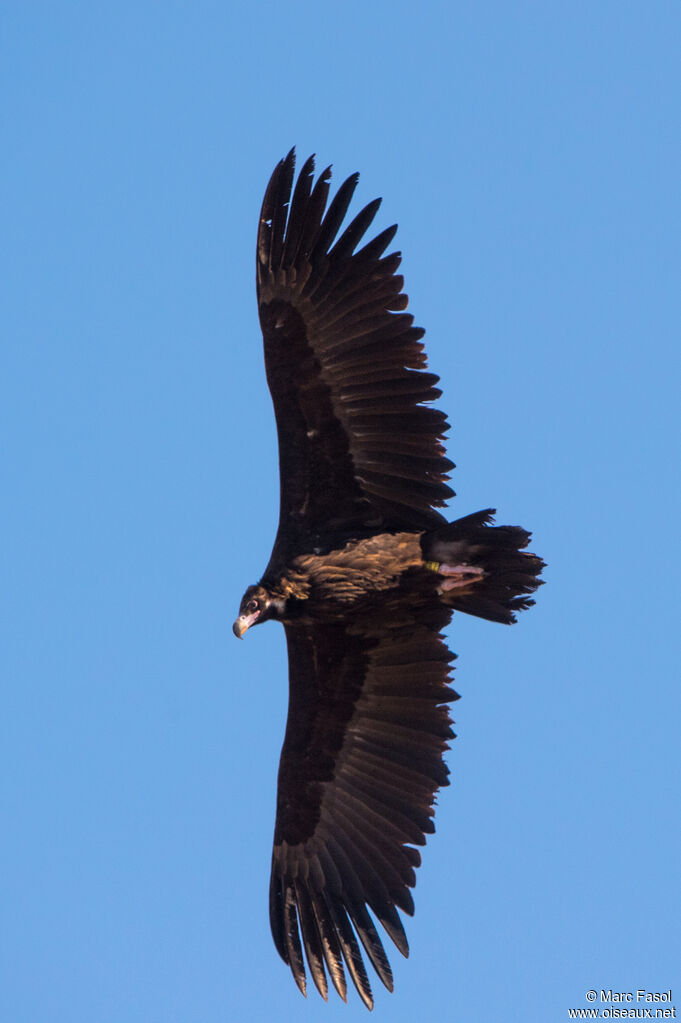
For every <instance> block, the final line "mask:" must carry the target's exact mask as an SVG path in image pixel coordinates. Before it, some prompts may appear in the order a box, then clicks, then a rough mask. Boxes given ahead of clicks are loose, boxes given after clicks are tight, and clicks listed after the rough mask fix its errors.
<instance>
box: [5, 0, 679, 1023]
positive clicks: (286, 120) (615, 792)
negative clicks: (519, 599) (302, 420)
mask: <svg viewBox="0 0 681 1023" xmlns="http://www.w3.org/2000/svg"><path fill="white" fill-rule="evenodd" d="M2 23H3V27H2V37H3V43H2V48H3V59H2V62H1V67H0V76H1V83H0V85H1V88H0V104H1V106H2V118H3V143H4V144H3V157H2V170H1V174H2V196H3V199H4V200H5V202H4V203H3V206H4V209H3V212H2V214H1V216H2V225H1V226H2V237H3V239H4V241H3V246H2V254H1V255H0V261H1V262H2V264H3V265H2V268H1V273H0V281H1V283H0V289H2V292H3V298H2V307H3V317H2V319H3V324H4V329H3V335H4V338H3V340H2V343H1V347H2V352H1V369H0V389H1V391H2V394H1V396H0V435H1V436H2V453H1V455H0V458H1V460H2V480H3V495H4V496H3V498H2V502H1V507H0V520H1V521H2V536H3V540H4V542H3V545H2V555H1V561H2V579H3V583H2V587H1V590H0V603H1V605H2V607H1V611H2V617H1V621H0V629H1V630H2V641H1V643H0V661H1V665H0V671H1V678H2V692H3V696H2V703H3V711H2V715H1V718H0V760H1V763H0V791H1V793H2V807H3V809H2V817H3V821H4V824H3V832H4V836H3V839H2V842H1V843H0V877H1V878H2V882H1V887H2V905H3V910H2V915H3V919H4V922H3V926H2V938H1V939H0V1016H1V1017H2V1019H4V1020H8V1021H12V1023H52V1021H58V1020H68V1023H121V1021H125V1023H174V1021H178V1023H180V1021H181V1023H185V1021H190V1020H201V1021H202V1023H212V1021H218V1020H225V1019H231V1020H240V1019H248V1020H253V1021H270V1020H284V1021H288V1020H328V1021H332V1020H354V1019H360V1018H366V1017H365V1010H364V1009H363V1007H362V1006H361V1004H360V1002H359V999H357V998H356V997H354V995H353V996H352V997H351V1000H350V1004H349V1005H348V1006H343V1004H342V1003H341V1002H340V1001H339V1000H338V999H335V1001H331V1002H330V1003H329V1004H328V1005H326V1006H325V1005H324V1004H323V1003H322V1001H321V1000H320V999H319V998H318V997H317V995H316V993H315V992H312V994H311V996H310V997H309V998H308V1000H307V1002H306V1001H304V1000H303V999H302V998H301V996H300V995H299V994H298V992H297V990H296V988H295V986H294V984H293V982H292V980H291V978H290V976H289V974H288V971H287V969H286V968H285V967H284V966H283V964H281V962H280V961H279V959H278V957H277V955H276V953H275V950H274V947H273V945H272V942H271V939H270V935H269V925H268V919H267V886H268V874H269V859H270V849H271V837H272V828H273V820H274V797H275V779H276V770H277V762H278V756H279V749H280V745H281V740H282V736H283V729H284V720H285V713H286V699H287V695H286V692H287V679H286V664H285V650H284V638H283V632H282V631H281V629H279V628H278V627H277V626H275V625H269V626H267V627H266V628H263V629H258V630H257V631H255V632H251V633H250V634H249V635H248V637H247V638H246V640H245V641H244V642H243V643H237V642H236V640H235V639H234V637H233V636H232V633H231V628H230V627H231V623H232V621H233V619H234V617H235V613H236V609H237V606H238V602H239V599H240V597H241V594H242V592H243V590H244V588H245V586H246V585H247V584H248V583H250V582H253V581H254V580H255V579H256V578H257V577H258V576H259V574H260V572H261V571H262V569H263V568H264V565H265V564H266V561H267V558H268V555H269V550H270V546H271V542H272V539H273V535H274V530H275V526H276V519H277V500H278V480H277V466H276V443H275V433H274V424H273V417H272V411H271V407H270V401H269V394H268V392H267V389H266V385H265V379H264V371H263V364H262V354H261V344H260V334H259V329H258V323H257V316H256V308H255V290H254V244H255V229H256V224H257V217H258V211H259V207H260V202H261V199H262V193H263V190H264V187H265V185H266V182H267V179H268V176H269V174H270V172H271V170H272V168H273V166H274V164H275V163H276V161H277V160H278V159H279V158H280V157H281V156H282V155H284V154H285V153H286V152H287V151H288V149H289V148H290V147H291V145H292V144H296V145H297V147H298V153H299V157H300V159H301V161H302V159H303V158H304V157H305V156H307V155H308V154H309V153H310V152H317V153H318V158H319V166H320V167H322V166H325V165H326V164H327V163H333V164H334V170H335V175H336V182H337V183H338V182H340V181H341V180H342V179H343V178H344V177H345V176H346V175H347V174H348V173H351V172H352V171H354V170H358V171H360V173H361V181H360V186H359V190H358V199H357V202H358V203H359V202H365V201H368V200H369V199H371V198H373V197H374V196H376V195H382V196H383V197H384V205H383V207H382V209H381V212H380V214H379V217H378V219H377V227H378V228H381V227H384V226H387V225H388V224H390V223H393V222H394V221H398V222H399V224H400V230H399V233H398V236H397V244H398V246H399V248H401V249H402V250H403V252H404V263H403V268H404V272H405V275H406V290H407V291H408V293H409V295H410V299H411V305H410V308H411V311H412V312H414V314H415V316H416V321H417V323H419V324H421V325H423V326H425V327H426V329H427V335H426V343H427V349H428V352H429V357H430V365H431V367H432V369H433V370H434V371H435V372H437V373H439V374H440V375H441V378H442V386H443V388H444V394H443V397H442V399H441V401H440V405H441V407H442V408H444V409H445V410H446V411H447V412H448V414H449V416H450V419H451V421H452V430H451V433H450V441H449V453H450V454H451V456H452V457H453V459H454V461H456V462H457V466H458V468H457V470H456V472H455V476H454V486H455V489H456V490H457V493H458V496H457V498H456V499H455V500H454V502H453V504H452V508H451V517H452V518H454V517H458V516H459V515H463V514H467V513H468V512H471V511H475V510H477V509H479V508H484V507H488V506H490V505H494V506H496V507H497V508H498V509H499V516H498V518H499V521H502V522H510V523H522V524H523V525H524V526H526V527H528V528H531V529H533V530H534V534H535V539H534V544H533V546H534V549H535V550H536V551H537V552H538V553H541V554H542V555H543V556H544V557H545V558H546V560H547V561H548V563H549V568H548V569H547V572H546V580H547V585H546V586H545V587H544V588H543V589H542V590H541V591H540V593H539V599H538V605H537V607H536V608H534V609H533V610H532V611H531V612H528V613H527V614H524V615H522V616H521V621H520V623H519V624H518V625H517V626H516V627H514V628H513V629H507V628H505V627H502V626H496V625H493V624H490V623H486V622H478V621H474V620H470V621H469V620H465V618H463V617H461V616H456V618H455V620H454V622H453V624H452V627H451V629H450V633H449V636H450V641H451V646H452V648H453V649H454V650H456V651H457V652H458V654H459V660H458V662H457V675H456V688H457V689H458V691H459V692H460V693H461V694H462V699H461V700H460V701H459V703H457V704H456V707H455V708H454V710H455V716H456V720H457V725H456V728H457V732H458V735H459V738H458V739H457V740H456V742H455V743H454V746H453V749H452V751H451V753H450V754H449V764H450V767H451V769H452V776H453V777H452V780H453V784H452V786H451V787H450V788H448V789H446V790H444V791H443V792H442V793H441V796H440V804H439V809H438V815H437V829H438V830H437V834H436V835H435V836H434V837H433V839H432V840H431V841H430V842H429V844H428V847H427V848H426V850H425V854H424V866H423V868H422V870H421V871H420V873H419V880H418V884H417V887H416V891H415V898H416V916H415V918H414V919H413V920H412V921H409V922H408V934H409V938H410V942H411V947H412V953H411V956H410V959H409V961H408V962H405V961H403V960H402V959H401V957H400V956H399V954H398V953H397V952H395V954H394V956H393V957H392V958H393V964H394V968H395V974H396V991H395V994H393V995H388V994H387V992H384V991H382V990H379V984H378V982H377V983H376V986H375V988H376V996H377V998H376V1002H377V1005H376V1009H375V1015H376V1017H380V1018H384V1019H390V1020H391V1021H392V1023H402V1021H407V1020H409V1021H413V1020H414V1019H415V1018H426V1019H428V1018H440V1019H445V1020H452V1021H460V1023H488V1021H489V1020H501V1021H515V1020H518V1021H523V1023H527V1021H531V1023H535V1021H536V1023H546V1021H549V1020H560V1019H565V1018H567V1011H568V1009H569V1008H572V1007H585V1006H586V1005H587V1002H586V1001H585V992H586V991H587V990H588V989H590V988H595V989H597V990H600V989H601V988H606V989H607V988H613V989H617V990H622V991H630V990H634V991H635V990H636V989H637V988H639V987H645V988H648V989H650V990H667V989H669V988H670V987H671V988H672V989H673V990H674V989H675V993H676V995H677V996H678V1000H679V1001H680V1002H681V975H680V972H679V961H680V960H679V954H678V953H679V946H680V940H679V939H680V935H679V919H680V912H679V910H680V904H679V903H680V899H679V894H680V893H679V870H678V863H679V815H678V805H679V756H678V734H679V733H678V727H679V713H680V709H681V708H679V685H678V679H679V671H678V643H677V640H676V637H677V635H678V613H679V586H678V578H679V576H678V571H679V565H678V553H679V551H678V531H677V522H678V519H679V479H678V465H679V450H678V402H679V374H678V368H679V367H678V332H679V266H680V262H679V255H680V252H679V238H680V237H681V230H680V229H681V223H680V219H681V218H680V215H679V199H678V193H679V181H680V180H681V166H680V164H681V159H680V157H681V144H680V141H679V131H678V126H679V120H680V110H679V105H680V104H679V99H680V96H681V90H680V85H681V73H680V72H679V58H678V45H679V33H680V32H681V11H680V9H679V7H678V5H677V4H675V3H671V2H670V3H661V2H653V3H650V4H635V3H627V2H625V3H609V2H602V3H597V4H592V3H589V4H587V3H581V2H577V3H572V4H558V3H552V2H550V3H543V4H540V3H509V4H506V3H500V2H490V3H488V4H477V3H447V4H445V3H425V4H423V5H422V7H421V8H420V9H417V8H416V7H415V5H413V4H407V3H402V2H394V0H393V2H391V3H390V4H388V3H384V2H383V0H377V2H376V3H373V4H372V3H366V2H364V3H358V2H356V0H346V2H345V3H344V4H343V5H336V4H334V5H324V4H321V3H314V4H313V3H306V2H302V0H291V2H289V3H288V4H286V5H283V4H273V3H271V2H263V3H261V4H259V5H257V6H256V5H246V4H242V3H232V4H221V3H211V2H200V0H199V2H196V3H193V4H188V3H180V2H175V3H166V4H161V3H147V2H141V3H135V4H132V3H127V2H121V3H118V4H116V5H113V4H101V3H92V4H87V5H86V4H75V3H68V2H65V3H61V4H52V3H40V2H35V3H30V4H26V3H17V2H14V3H12V2H8V3H5V4H4V5H3V12H2ZM354 208H355V209H357V208H358V207H357V206H355V207H354ZM334 998H335V996H334Z"/></svg>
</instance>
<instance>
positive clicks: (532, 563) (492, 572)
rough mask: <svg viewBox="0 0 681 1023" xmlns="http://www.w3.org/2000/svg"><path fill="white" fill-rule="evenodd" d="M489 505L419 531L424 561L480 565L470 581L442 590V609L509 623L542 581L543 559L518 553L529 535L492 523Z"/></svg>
mask: <svg viewBox="0 0 681 1023" xmlns="http://www.w3.org/2000/svg"><path fill="white" fill-rule="evenodd" d="M493 516H494V509H493V508H487V509H486V510H485V511H480V512H475V513H474V514H473V515H467V516H466V517H465V518H463V519H457V520H456V522H450V523H448V524H447V525H445V526H439V527H438V528H437V529H434V530H431V531H430V532H428V533H424V534H423V537H422V540H421V548H422V551H423V556H424V560H425V561H434V562H437V563H452V562H453V563H455V564H457V565H470V566H471V567H474V568H477V569H482V575H480V574H479V573H478V574H477V575H474V576H472V578H471V581H470V584H467V585H465V586H463V587H461V586H460V587H458V588H456V589H454V590H449V591H447V592H443V593H442V601H443V603H444V604H446V605H447V607H451V608H453V609H454V610H456V611H464V612H465V613H466V614H469V615H476V616H477V617H478V618H487V619H489V620H490V621H493V622H505V623H506V624H511V623H512V622H515V620H516V616H515V612H516V611H524V610H525V609H526V608H528V607H531V606H532V604H534V600H532V598H531V597H530V596H529V595H530V594H531V593H534V591H535V590H536V589H537V587H539V586H541V585H542V580H541V579H540V578H539V576H540V575H541V571H542V569H543V568H544V562H543V561H542V559H541V558H538V557H537V556H536V555H535V554H529V553H526V552H525V551H524V548H525V547H527V545H528V543H529V542H530V537H531V535H532V534H531V533H528V532H527V530H525V529H522V528H521V527H520V526H494V525H492V523H493V521H494V518H493Z"/></svg>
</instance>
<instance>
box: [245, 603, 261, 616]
mask: <svg viewBox="0 0 681 1023" xmlns="http://www.w3.org/2000/svg"><path fill="white" fill-rule="evenodd" d="M259 607H260V604H259V602H258V601H257V600H249V602H248V604H246V610H247V611H248V613H249V614H253V612H254V611H257V610H258V608H259Z"/></svg>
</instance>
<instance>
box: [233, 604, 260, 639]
mask: <svg viewBox="0 0 681 1023" xmlns="http://www.w3.org/2000/svg"><path fill="white" fill-rule="evenodd" d="M259 617H260V612H259V611H254V612H253V614H251V615H239V617H238V618H237V620H236V621H235V622H234V625H233V626H232V632H233V633H234V635H235V636H236V638H237V639H243V638H244V632H246V630H247V629H250V627H251V625H253V623H254V622H255V621H256V620H257V619H258V618H259Z"/></svg>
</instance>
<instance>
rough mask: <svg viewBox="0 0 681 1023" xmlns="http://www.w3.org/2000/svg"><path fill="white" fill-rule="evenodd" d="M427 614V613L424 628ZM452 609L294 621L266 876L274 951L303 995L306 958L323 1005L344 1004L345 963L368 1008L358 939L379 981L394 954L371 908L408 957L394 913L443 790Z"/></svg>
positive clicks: (404, 905) (409, 905)
mask: <svg viewBox="0 0 681 1023" xmlns="http://www.w3.org/2000/svg"><path fill="white" fill-rule="evenodd" d="M426 617H427V618H428V619H430V621H429V622H426V620H425V619H426ZM448 619H449V612H448V611H447V610H446V609H436V610H435V611H433V609H432V608H429V609H428V611H427V613H426V612H425V611H423V610H421V611H415V610H406V611H405V610H402V611H396V610H395V609H392V608H391V613H390V617H389V618H388V614H387V612H386V614H385V617H384V618H380V617H377V618H375V619H373V620H371V621H363V622H362V623H361V625H360V624H354V625H351V624H346V625H337V626H327V625H324V626H314V627H303V626H298V627H291V626H287V627H286V638H287V643H288V654H289V676H290V698H289V712H288V722H287V726H286V736H285V739H284V746H283V749H282V754H281V762H280V766H279V782H278V791H277V819H276V825H275V833H274V850H273V854H272V877H271V882H270V921H271V925H272V934H273V937H274V941H275V944H276V947H277V949H278V951H279V954H280V955H281V957H282V959H283V960H284V961H285V962H286V963H288V965H289V966H290V968H291V971H292V973H293V976H294V978H295V981H296V983H297V984H298V987H299V988H300V989H301V991H302V992H303V993H305V989H306V979H305V978H306V973H305V965H304V958H303V949H304V950H305V958H306V959H307V964H308V967H309V970H310V973H311V974H312V978H313V980H314V983H315V985H316V986H317V988H318V990H319V991H320V993H321V994H322V996H323V997H324V998H326V996H327V990H328V984H327V977H326V973H327V971H328V974H329V976H330V977H331V980H332V982H333V984H334V986H335V988H336V990H337V991H338V993H339V994H340V996H341V997H342V998H343V999H345V997H346V980H345V973H344V967H343V962H344V963H345V967H346V968H347V970H348V972H349V973H350V976H351V978H352V980H353V982H354V984H355V987H356V988H357V991H358V992H359V994H360V996H361V998H362V1000H363V1001H364V1002H365V1004H366V1005H367V1006H369V1008H371V1006H372V1004H373V997H372V993H371V986H370V983H369V979H368V976H367V972H366V969H365V965H364V962H363V959H362V955H361V952H360V947H359V944H358V941H357V939H358V938H359V941H360V942H361V944H362V946H363V947H364V951H365V953H366V955H367V957H368V959H369V960H370V962H371V963H372V964H373V966H374V968H375V970H376V972H377V973H378V976H379V977H380V978H381V980H382V981H383V983H384V984H385V986H386V987H387V988H388V989H389V990H392V973H391V970H390V964H389V962H388V957H387V956H386V953H385V951H384V948H383V945H382V943H381V940H380V938H379V936H378V933H377V931H376V927H375V926H374V922H373V921H372V918H371V916H370V914H369V912H368V910H371V912H372V913H373V915H374V917H375V918H376V919H377V920H378V921H379V922H380V923H381V924H382V925H383V927H384V928H385V930H386V931H387V933H388V934H389V936H390V937H391V938H392V940H393V942H394V943H395V945H396V946H397V948H398V949H399V950H400V952H402V953H403V955H405V956H406V955H407V954H408V951H409V949H408V945H407V939H406V936H405V933H404V928H403V926H402V922H401V920H400V917H399V914H398V912H397V910H398V909H401V910H402V911H403V912H405V913H408V914H410V915H411V914H412V913H413V911H414V904H413V901H412V897H411V892H410V888H412V887H413V886H414V884H415V875H414V868H415V867H417V866H418V865H419V863H420V855H419V852H418V850H417V849H415V848H414V846H418V845H423V844H424V843H425V836H426V834H427V833H429V832H432V831H434V827H433V823H432V819H431V818H432V815H433V812H434V811H433V804H434V797H435V793H436V791H437V789H438V787H439V786H441V785H446V784H448V782H447V775H448V770H447V767H446V766H445V764H444V762H443V759H442V755H443V752H444V751H445V750H446V749H447V748H448V746H447V740H448V739H450V738H452V737H453V732H452V731H451V728H450V719H449V714H448V711H447V707H446V704H447V703H448V702H449V701H451V700H454V699H456V698H457V694H456V693H455V692H454V691H453V690H452V689H450V688H448V686H447V682H448V678H449V663H450V662H451V660H452V659H453V655H452V654H450V653H449V651H448V650H447V647H446V646H445V643H444V641H443V639H442V637H441V636H440V634H439V629H441V628H443V627H444V625H445V624H446V623H447V621H448Z"/></svg>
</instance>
